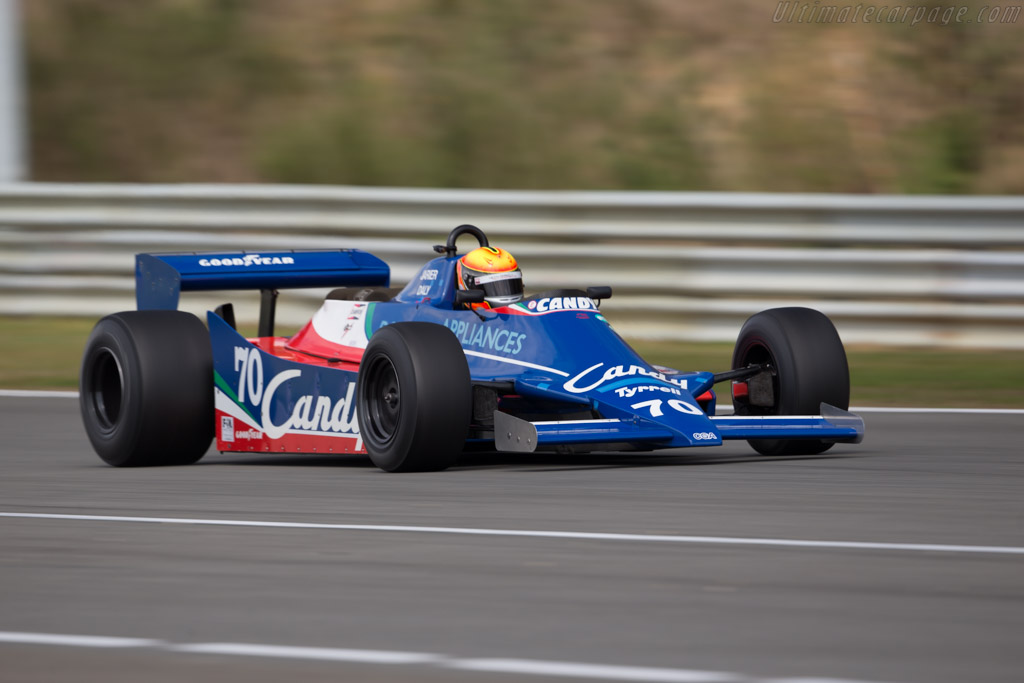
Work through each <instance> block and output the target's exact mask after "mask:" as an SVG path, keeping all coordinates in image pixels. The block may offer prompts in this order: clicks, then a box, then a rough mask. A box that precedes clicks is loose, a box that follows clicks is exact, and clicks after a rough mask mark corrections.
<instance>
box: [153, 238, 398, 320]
mask: <svg viewBox="0 0 1024 683" xmlns="http://www.w3.org/2000/svg"><path fill="white" fill-rule="evenodd" d="M390 283H391V270H390V269H389V268H388V264H386V263H384V262H383V261H382V260H380V259H379V258H377V257H376V256H374V255H373V254H369V253H367V252H365V251H359V250H357V249H334V250H323V251H320V250H318V251H275V252H264V251H261V252H234V253H213V254H203V253H192V252H190V253H175V254H138V255H136V257H135V301H136V304H137V306H138V308H139V310H140V311H141V310H153V309H157V310H176V309H177V308H178V299H179V298H180V296H181V292H188V291H212V290H219V289H258V290H260V291H261V292H263V297H262V306H261V310H260V328H261V333H260V336H270V334H269V333H268V334H266V335H264V334H263V331H265V330H264V329H263V328H265V327H267V326H266V325H264V322H265V321H268V320H269V322H270V324H269V327H270V328H271V329H272V328H273V319H274V311H273V306H274V303H275V300H276V293H277V290H278V289H303V288H307V287H387V286H388V285H389V284H390Z"/></svg>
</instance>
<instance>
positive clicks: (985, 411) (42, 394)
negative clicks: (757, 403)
mask: <svg viewBox="0 0 1024 683" xmlns="http://www.w3.org/2000/svg"><path fill="white" fill-rule="evenodd" d="M473 355H479V356H485V355H486V354H481V353H477V352H475V351H474V352H473ZM502 360H507V359H504V358H503V359H502ZM544 369H546V370H551V368H544ZM562 374H564V373H562ZM0 398H78V392H77V391H49V390H34V389H0ZM718 411H719V415H730V414H732V406H728V405H723V406H719V408H718ZM850 411H851V412H854V413H857V412H860V413H935V414H958V415H1024V408H887V407H885V406H855V407H851V408H850Z"/></svg>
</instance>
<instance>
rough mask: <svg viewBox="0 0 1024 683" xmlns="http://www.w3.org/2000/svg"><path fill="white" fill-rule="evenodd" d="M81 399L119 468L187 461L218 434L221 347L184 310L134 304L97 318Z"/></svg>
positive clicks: (102, 449) (91, 428) (88, 427)
mask: <svg viewBox="0 0 1024 683" xmlns="http://www.w3.org/2000/svg"><path fill="white" fill-rule="evenodd" d="M79 405H80V407H81V410H82V422H83V423H84V425H85V432H86V434H87V435H88V437H89V441H90V442H92V446H93V448H94V449H95V450H96V453H97V454H98V455H99V456H100V458H102V459H103V461H104V462H106V463H108V464H110V465H114V466H115V467H147V466H153V465H187V464H191V463H194V462H196V461H197V460H199V459H200V458H201V457H203V454H205V453H206V450H207V449H208V448H209V446H210V441H211V440H212V439H213V426H214V425H213V422H214V409H213V354H212V351H211V349H210V338H209V335H208V334H207V332H206V327H205V326H204V325H203V323H202V322H200V321H199V318H197V317H195V316H194V315H191V314H190V313H184V312H181V311H126V312H123V313H115V314H113V315H108V316H107V317H105V318H103V319H102V320H100V321H99V322H98V323H96V326H95V327H94V328H93V331H92V334H90V335H89V340H88V341H87V342H86V345H85V353H84V354H83V356H82V367H81V372H80V375H79Z"/></svg>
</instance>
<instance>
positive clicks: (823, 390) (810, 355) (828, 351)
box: [732, 308, 850, 455]
mask: <svg viewBox="0 0 1024 683" xmlns="http://www.w3.org/2000/svg"><path fill="white" fill-rule="evenodd" d="M751 363H768V364H769V365H770V368H769V371H768V372H766V373H762V374H761V375H759V376H758V377H755V378H751V380H750V381H749V382H748V386H749V388H750V391H749V393H748V395H746V396H742V395H741V396H735V395H734V397H733V407H734V408H735V411H736V414H737V415H817V414H818V413H819V412H820V408H821V404H822V403H828V404H830V405H833V406H836V407H837V408H842V409H843V410H846V409H848V408H849V407H850V370H849V367H848V366H847V363H846V350H845V349H844V348H843V342H842V341H841V340H840V339H839V333H838V332H836V328H835V326H834V325H833V324H832V321H831V320H829V319H828V317H827V316H825V314H823V313H820V312H819V311H815V310H812V309H809V308H773V309H770V310H767V311H762V312H760V313H757V314H755V315H753V316H751V317H750V318H749V319H748V320H747V322H745V323H744V324H743V327H742V329H740V335H739V338H738V339H737V340H736V347H735V349H734V350H733V354H732V366H733V367H734V368H744V367H746V366H748V365H750V364H751ZM749 443H750V445H751V446H752V447H753V448H754V450H755V451H757V452H758V453H761V454H763V455H811V454H814V453H823V452H825V451H827V450H828V449H829V448H831V447H832V444H831V443H830V442H826V441H816V440H808V439H760V440H751V441H750V442H749Z"/></svg>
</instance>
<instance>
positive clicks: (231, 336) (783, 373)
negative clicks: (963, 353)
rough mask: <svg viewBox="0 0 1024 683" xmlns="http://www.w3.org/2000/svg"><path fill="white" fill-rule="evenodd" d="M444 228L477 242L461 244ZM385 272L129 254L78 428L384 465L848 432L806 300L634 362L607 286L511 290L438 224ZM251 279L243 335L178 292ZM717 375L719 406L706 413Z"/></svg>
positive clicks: (314, 255) (168, 454) (782, 440)
mask: <svg viewBox="0 0 1024 683" xmlns="http://www.w3.org/2000/svg"><path fill="white" fill-rule="evenodd" d="M462 235H468V236H471V237H473V238H475V239H476V241H477V242H478V246H477V247H476V248H475V249H473V250H471V251H470V252H468V253H466V254H463V255H461V256H460V255H459V253H458V251H457V247H456V241H457V240H458V238H459V237H460V236H462ZM434 249H435V251H437V252H438V253H439V254H440V255H439V256H438V257H436V258H434V259H432V260H430V261H428V262H427V264H426V265H424V266H423V268H421V269H420V271H419V272H418V273H417V274H416V275H415V276H414V277H413V278H412V280H411V281H410V282H409V284H408V285H406V286H405V287H404V288H403V289H401V290H397V289H389V288H388V287H389V285H390V269H389V268H388V266H387V264H385V263H384V262H383V261H381V260H380V259H378V258H376V257H375V256H373V255H371V254H368V253H365V252H361V251H357V250H335V251H289V252H274V253H266V252H261V253H249V252H243V253H229V254H224V253H218V254H199V253H188V254H139V255H138V256H137V257H136V298H137V302H138V309H139V310H137V311H127V312H122V313H116V314H113V315H109V316H107V317H105V318H103V319H102V320H100V321H99V322H98V323H97V324H96V327H95V328H94V329H93V332H92V334H91V335H90V337H89V340H88V343H87V345H86V349H85V353H84V357H83V360H82V368H81V376H80V388H81V392H80V401H81V409H82V418H83V421H84V423H85V429H86V432H87V434H88V437H89V439H90V441H91V442H92V445H93V447H94V448H95V450H96V452H97V453H98V454H99V456H100V457H101V458H102V459H103V460H104V461H106V462H107V463H109V464H111V465H115V466H119V467H131V466H148V465H170V464H188V463H193V462H196V461H197V460H199V459H200V458H201V457H202V456H203V455H204V454H205V453H206V451H207V450H208V448H209V446H210V442H211V440H212V439H213V438H214V437H215V438H216V447H217V450H219V451H221V452H241V453H253V452H263V453H366V454H368V455H369V456H370V459H371V460H372V461H373V463H374V464H376V465H377V466H378V467H380V468H382V469H384V470H387V471H389V472H398V471H416V470H420V471H422V470H440V469H444V468H446V467H449V466H451V465H452V464H454V463H455V462H456V459H457V458H458V457H459V455H460V453H462V452H463V451H464V450H465V449H466V448H467V447H470V446H472V447H475V448H480V447H484V448H493V449H496V450H498V451H514V452H533V451H558V452H568V451H573V452H586V451H593V450H617V451H650V450H653V449H665V448H688V447H694V446H717V445H720V444H721V443H722V441H723V440H724V439H741V440H747V441H749V443H750V445H751V446H753V448H754V449H755V450H757V451H758V452H760V453H763V454H767V455H781V454H813V453H821V452H823V451H825V450H827V449H828V448H830V447H831V446H832V444H834V443H837V442H839V443H858V442H860V441H861V439H862V438H863V435H864V422H863V420H861V419H860V418H859V417H857V416H856V415H853V414H851V413H849V412H847V408H848V407H849V394H850V381H849V371H848V369H847V362H846V352H845V350H844V348H843V345H842V342H841V341H840V339H839V335H838V334H837V333H836V330H835V328H834V326H833V325H832V323H831V322H830V321H829V319H828V318H827V317H825V316H824V315H823V314H821V313H819V312H817V311H814V310H810V309H806V308H779V309H772V310H767V311H763V312H761V313H758V314H756V315H754V316H752V317H751V318H750V319H749V320H747V322H746V323H745V324H744V325H743V327H742V329H741V330H740V334H739V339H738V341H737V343H736V347H735V350H734V353H733V360H732V368H731V369H728V370H726V371H724V372H719V373H712V372H682V371H679V370H672V369H670V368H664V367H659V366H654V365H651V364H650V363H647V362H646V361H644V360H643V359H642V358H641V357H640V356H639V355H638V354H637V353H636V352H635V351H634V350H633V349H632V348H631V347H630V346H629V344H627V343H626V342H625V341H624V340H623V339H622V338H621V337H620V336H619V335H618V334H617V333H616V332H615V331H614V330H613V329H612V327H611V325H610V324H609V323H608V321H607V320H606V319H605V317H604V316H603V315H602V314H601V311H600V309H599V303H600V301H601V300H603V299H607V298H609V297H611V295H612V292H611V289H610V288H608V287H590V288H588V289H586V290H576V289H561V290H553V291H547V292H542V293H538V294H533V295H531V296H524V292H523V286H522V274H521V272H520V271H519V268H518V265H517V264H516V262H515V259H514V258H512V256H511V255H510V254H508V252H506V251H504V250H502V249H498V248H495V247H491V246H490V244H489V242H488V239H487V237H486V235H485V234H484V233H483V231H481V230H480V229H479V228H476V227H475V226H471V225H462V226H459V227H457V228H455V230H453V231H452V232H451V234H450V235H449V236H448V239H447V243H446V244H445V245H438V246H436V247H434ZM302 287H337V289H334V290H333V291H331V293H330V294H328V295H327V297H326V299H325V300H324V302H323V304H322V306H321V307H320V309H319V310H318V311H317V313H316V314H315V315H314V316H313V318H312V320H310V321H309V322H308V323H307V324H306V325H305V326H304V327H303V328H302V329H301V330H299V331H298V333H296V334H295V335H293V336H291V337H278V336H275V335H274V313H275V305H276V296H277V290H278V289H283V288H302ZM215 289H232V290H235V289H259V290H260V291H261V292H262V300H261V301H262V306H261V313H260V324H259V332H258V336H257V337H255V338H251V339H247V338H245V337H243V336H242V335H240V334H239V333H238V332H237V331H236V326H235V320H234V313H233V309H232V307H231V304H224V305H222V306H219V307H218V308H217V309H216V310H214V311H212V312H209V313H208V314H207V326H204V325H203V324H202V322H201V321H200V320H199V319H198V318H196V317H195V316H193V315H191V314H188V313H185V312H181V311H178V310H177V306H178V298H179V295H180V292H181V291H183V290H184V291H188V290H215ZM725 382H728V383H730V386H731V393H732V403H733V407H734V412H733V414H732V415H728V416H719V415H716V394H715V392H714V389H713V387H714V386H715V385H716V384H719V383H725Z"/></svg>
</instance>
